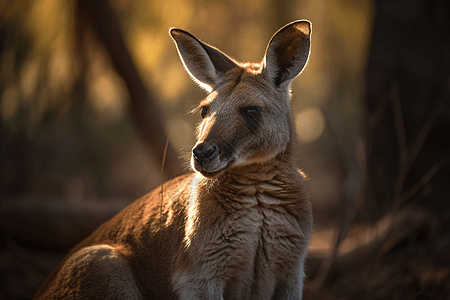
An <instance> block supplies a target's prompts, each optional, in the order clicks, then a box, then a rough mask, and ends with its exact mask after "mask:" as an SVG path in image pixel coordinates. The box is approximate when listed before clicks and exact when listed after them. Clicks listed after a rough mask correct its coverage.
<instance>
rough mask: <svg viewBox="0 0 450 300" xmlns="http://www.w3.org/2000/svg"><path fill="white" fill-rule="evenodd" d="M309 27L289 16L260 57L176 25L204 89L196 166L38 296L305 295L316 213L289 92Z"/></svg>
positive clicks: (97, 236)
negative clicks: (231, 52) (234, 55)
mask: <svg viewBox="0 0 450 300" xmlns="http://www.w3.org/2000/svg"><path fill="white" fill-rule="evenodd" d="M310 34H311V27H310V23H309V22H307V21H296V22H293V23H290V24H288V25H286V26H285V27H283V28H282V29H280V30H279V31H278V32H277V33H276V34H275V35H274V36H273V37H272V39H271V41H270V42H269V44H268V47H267V49H266V54H265V56H264V58H263V60H262V62H261V63H244V64H242V63H238V62H236V61H234V60H233V59H231V58H229V57H228V56H226V55H225V54H223V53H222V52H220V51H219V50H217V49H216V48H213V47H211V46H209V45H207V44H204V43H202V42H201V41H199V40H198V39H197V38H195V37H194V36H192V35H191V34H189V33H187V32H185V31H183V30H180V29H171V31H170V35H171V36H172V38H173V39H174V41H175V43H176V45H177V49H178V52H179V54H180V57H181V59H182V62H183V65H184V66H185V68H186V70H187V71H188V73H189V74H190V75H191V77H193V78H194V80H195V81H197V83H199V85H200V86H201V87H203V88H205V89H206V90H207V91H208V92H209V93H208V96H207V97H206V98H205V99H204V100H202V101H201V103H200V105H199V106H198V108H197V110H198V111H199V112H200V114H201V116H202V118H203V121H202V122H201V123H200V125H199V127H198V130H197V143H196V145H195V146H194V148H193V150H192V157H191V165H192V168H193V169H194V171H195V173H193V174H188V175H184V176H181V177H179V178H175V179H173V180H172V181H169V182H167V183H165V184H164V186H163V187H160V188H157V189H156V190H154V191H153V192H151V193H149V194H148V195H146V196H144V197H142V198H141V199H138V200H137V201H136V202H134V203H133V204H131V205H130V206H128V207H127V208H126V209H124V210H123V211H122V212H121V213H119V214H118V215H117V216H116V217H114V218H113V219H111V220H110V221H108V222H106V223H105V224H103V225H102V226H100V227H99V228H98V229H97V230H96V231H95V232H94V233H93V234H92V235H91V236H90V237H88V238H87V239H86V240H84V241H83V242H82V243H81V244H80V245H78V246H77V247H75V248H74V249H73V250H72V251H71V252H70V253H69V254H68V255H67V256H66V258H65V259H64V260H63V261H62V262H61V264H60V265H59V266H58V267H57V268H56V269H55V270H54V271H53V272H52V273H51V275H50V276H49V277H48V279H47V280H46V281H45V282H44V284H43V285H42V286H41V288H40V289H39V291H38V293H37V294H36V298H41V299H55V298H72V299H73V298H77V299H90V298H92V299H109V298H114V299H144V298H150V299H177V298H178V299H301V297H302V286H303V277H304V272H303V263H304V259H305V255H306V250H307V247H308V244H309V239H310V235H311V230H312V213H311V204H310V201H309V194H308V192H307V189H306V184H305V178H304V176H303V175H302V174H301V173H300V172H299V171H298V170H297V168H296V167H295V160H294V152H295V146H296V135H295V130H294V123H293V121H292V115H291V110H290V105H289V104H290V103H289V102H290V84H291V81H292V80H293V79H294V78H295V77H296V76H297V75H298V74H299V73H300V72H301V71H302V69H303V68H304V66H305V64H306V62H307V59H308V55H309V48H310ZM161 191H163V192H162V193H161Z"/></svg>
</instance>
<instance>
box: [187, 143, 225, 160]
mask: <svg viewBox="0 0 450 300" xmlns="http://www.w3.org/2000/svg"><path fill="white" fill-rule="evenodd" d="M218 150H219V147H217V145H216V144H207V143H200V144H198V145H197V146H196V147H195V148H194V149H192V153H193V154H194V157H195V159H197V160H198V161H204V160H209V159H213V158H214V157H216V156H217V154H218V152H219V151H218Z"/></svg>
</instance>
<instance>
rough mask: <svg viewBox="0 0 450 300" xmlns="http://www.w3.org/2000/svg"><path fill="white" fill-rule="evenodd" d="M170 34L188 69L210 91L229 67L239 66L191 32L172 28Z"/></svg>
mask: <svg viewBox="0 0 450 300" xmlns="http://www.w3.org/2000/svg"><path fill="white" fill-rule="evenodd" d="M169 34H170V36H171V37H172V38H173V40H174V41H175V43H176V45H177V49H178V54H179V55H180V58H181V61H182V62H183V65H184V68H185V69H186V71H187V72H188V73H189V75H190V76H191V77H192V78H193V79H194V80H195V81H196V82H197V83H198V84H199V85H200V86H201V87H202V88H204V89H205V90H207V91H208V92H211V91H212V89H213V87H214V86H215V85H216V84H217V83H218V82H219V81H220V79H221V77H222V76H223V75H224V74H225V73H226V72H227V71H228V70H229V69H231V68H234V67H236V66H237V65H236V63H235V62H233V61H232V60H231V59H230V58H229V57H228V56H226V55H225V54H224V53H222V52H220V51H219V50H218V49H216V48H214V47H212V46H209V45H207V44H205V43H202V42H201V41H199V40H198V39H197V38H196V37H195V36H193V35H192V34H190V33H189V32H186V31H184V30H181V29H177V28H171V29H170V31H169Z"/></svg>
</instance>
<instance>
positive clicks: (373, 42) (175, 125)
mask: <svg viewBox="0 0 450 300" xmlns="http://www.w3.org/2000/svg"><path fill="white" fill-rule="evenodd" d="M449 12H450V9H449V4H447V3H446V1H445V0H433V1H425V0H411V1H400V0H398V1H387V0H379V1H353V0H352V1H345V0H335V1H333V0H314V1H312V0H301V1H292V0H285V1H275V0H264V1H255V0H249V1H244V0H237V1H208V0H199V1H194V0H173V1H172V0H171V1H156V0H148V1H145V0H110V1H106V0H98V1H89V0H72V1H68V0H64V1H61V0H33V1H32V0H19V1H18V0H12V1H11V0H3V1H0V153H1V154H0V166H1V169H0V197H1V198H0V201H1V202H0V236H1V238H2V240H1V241H0V299H28V298H30V297H31V296H32V295H33V294H34V292H35V291H36V289H37V287H38V286H39V284H40V283H41V282H42V280H43V279H44V278H45V277H46V275H47V274H48V272H49V271H50V270H51V269H52V268H53V267H54V266H55V265H56V264H57V263H58V261H59V260H60V259H61V257H62V256H63V255H64V253H65V252H66V251H67V250H68V249H69V248H70V247H72V246H73V245H74V244H76V243H77V242H79V241H80V240H81V239H82V238H84V237H86V236H87V235H88V234H89V233H90V232H92V230H93V229H95V228H96V227H97V226H98V225H99V224H101V223H102V222H103V221H105V220H107V219H108V218H110V217H111V216H113V215H114V214H116V213H117V212H118V211H119V210H120V209H122V208H123V207H125V206H126V205H127V204H129V203H130V202H131V201H133V200H134V199H135V198H137V197H139V196H142V195H144V194H145V193H147V192H149V191H150V190H152V189H153V188H155V187H156V186H158V185H159V184H160V183H161V181H163V180H167V179H169V178H172V177H174V176H176V175H177V174H180V173H182V172H186V171H188V170H187V169H188V165H187V164H185V162H186V160H187V157H188V156H189V152H190V149H191V147H192V145H193V143H194V131H195V126H196V123H197V122H198V120H199V116H198V115H192V114H188V112H189V111H190V110H191V109H192V108H194V107H195V106H196V105H197V103H198V101H199V100H201V99H203V98H204V97H205V94H204V92H202V91H201V90H200V89H199V88H198V87H197V86H195V84H194V83H193V82H192V81H191V80H190V79H189V77H188V75H187V74H186V72H185V71H184V69H183V67H182V64H181V63H180V61H179V58H178V55H177V53H176V48H175V46H174V45H173V43H172V41H171V40H170V38H169V35H168V29H169V28H170V27H180V28H183V29H186V30H188V31H190V32H192V33H193V34H194V35H196V36H197V37H199V38H200V39H201V40H203V41H205V42H207V43H209V44H212V45H214V46H216V47H218V48H220V49H221V50H223V51H224V52H225V53H227V54H229V55H231V56H232V57H234V58H236V59H237V60H239V61H260V60H261V59H262V56H263V54H264V50H265V47H266V45H267V42H268V41H269V39H270V37H271V36H272V34H273V33H274V32H275V31H276V30H277V29H278V28H280V27H281V26H283V25H284V24H286V23H288V22H291V21H293V20H296V19H308V20H310V21H311V22H312V23H313V36H312V52H311V56H310V61H309V64H308V65H307V67H306V69H305V71H304V72H303V73H302V75H301V76H299V78H297V79H296V81H295V82H294V84H293V87H292V88H293V99H292V104H291V106H292V109H293V114H294V118H295V122H296V127H297V133H298V138H299V149H298V156H297V161H298V166H299V167H300V168H302V169H303V171H305V172H306V173H307V174H309V177H310V178H311V179H310V181H309V183H310V187H311V191H312V199H313V206H314V214H315V220H316V222H315V233H314V236H313V240H312V243H311V246H310V249H309V261H308V273H309V278H308V280H307V284H306V295H305V296H306V298H307V299H400V298H401V299H447V297H448V296H449V295H450V294H449V293H448V287H449V286H450V270H449V268H448V264H449V263H450V257H449V255H448V253H450V252H449V250H450V235H449V231H450V230H449V228H450V224H449V222H450V213H448V208H450V207H449V204H448V203H450V201H448V200H449V195H450V191H449V187H450V180H449V176H450V170H449V169H450V168H449V158H450V149H449V146H448V145H447V144H448V143H447V142H446V140H447V139H448V132H449V131H450V105H449V102H450V101H449V82H450V81H449V79H450V72H449V70H450V40H449V39H448V36H449V33H450V32H449V31H450V24H449V20H450V13H449ZM167 139H168V140H169V145H168V151H167V159H166V161H165V165H164V168H161V165H162V160H163V153H164V148H165V145H166V141H167ZM161 170H162V171H161Z"/></svg>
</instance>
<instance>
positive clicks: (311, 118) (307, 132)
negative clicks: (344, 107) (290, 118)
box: [295, 107, 325, 143]
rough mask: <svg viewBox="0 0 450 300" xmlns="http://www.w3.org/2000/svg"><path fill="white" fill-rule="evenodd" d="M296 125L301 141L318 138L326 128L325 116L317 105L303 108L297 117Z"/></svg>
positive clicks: (305, 141)
mask: <svg viewBox="0 0 450 300" xmlns="http://www.w3.org/2000/svg"><path fill="white" fill-rule="evenodd" d="M295 125H296V126H295V127H296V130H297V135H298V137H299V139H300V141H301V142H304V143H309V142H312V141H315V140H317V139H318V138H319V137H320V136H321V135H322V133H323V131H324V129H325V117H324V116H323V113H322V112H321V111H320V109H319V108H317V107H309V108H306V109H303V110H301V111H300V112H299V113H298V114H297V116H296V117H295Z"/></svg>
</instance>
